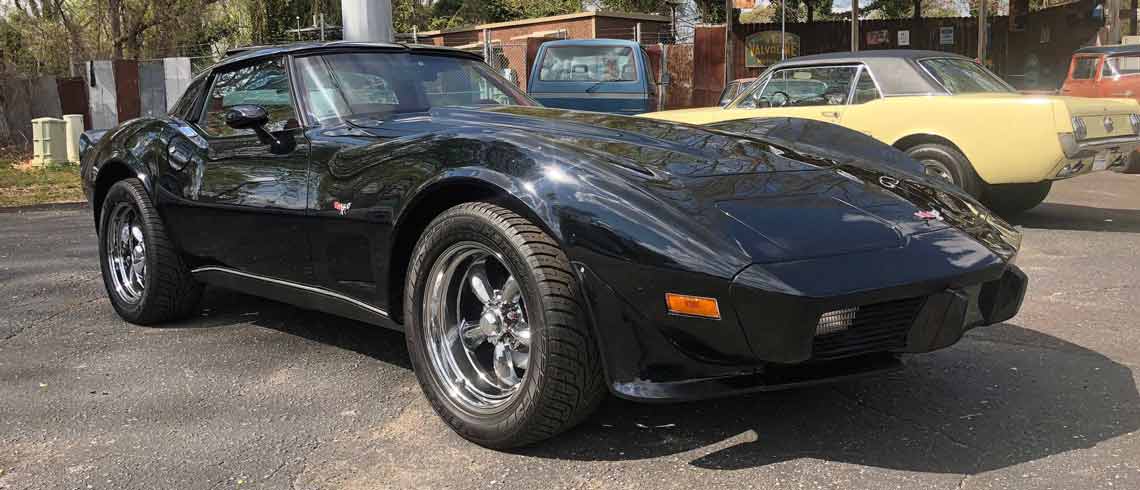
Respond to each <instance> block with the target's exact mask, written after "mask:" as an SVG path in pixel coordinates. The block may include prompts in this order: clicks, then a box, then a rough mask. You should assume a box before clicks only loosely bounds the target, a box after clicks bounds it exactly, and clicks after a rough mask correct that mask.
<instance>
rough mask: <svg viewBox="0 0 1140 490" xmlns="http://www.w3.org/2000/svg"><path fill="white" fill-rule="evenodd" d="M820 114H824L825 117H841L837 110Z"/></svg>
mask: <svg viewBox="0 0 1140 490" xmlns="http://www.w3.org/2000/svg"><path fill="white" fill-rule="evenodd" d="M820 114H823V117H830V118H838V117H839V113H838V112H836V111H823V112H821V113H820Z"/></svg>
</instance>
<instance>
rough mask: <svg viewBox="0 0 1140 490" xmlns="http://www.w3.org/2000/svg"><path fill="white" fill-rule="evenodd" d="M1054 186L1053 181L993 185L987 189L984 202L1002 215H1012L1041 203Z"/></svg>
mask: <svg viewBox="0 0 1140 490" xmlns="http://www.w3.org/2000/svg"><path fill="white" fill-rule="evenodd" d="M1052 188H1053V182H1052V181H1045V182H1037V183H1034V184H998V185H991V186H989V188H988V189H986V199H985V200H984V201H983V202H984V203H985V204H986V206H989V208H990V209H992V210H994V211H995V212H997V213H998V214H1000V215H1003V216H1012V215H1015V214H1018V213H1022V212H1025V211H1028V210H1030V209H1032V208H1033V207H1035V206H1037V205H1038V204H1041V201H1044V200H1045V197H1047V196H1048V195H1049V190H1050V189H1052Z"/></svg>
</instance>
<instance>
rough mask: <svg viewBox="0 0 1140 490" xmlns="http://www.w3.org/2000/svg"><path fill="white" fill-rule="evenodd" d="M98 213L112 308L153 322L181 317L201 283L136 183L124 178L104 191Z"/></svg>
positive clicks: (130, 319)
mask: <svg viewBox="0 0 1140 490" xmlns="http://www.w3.org/2000/svg"><path fill="white" fill-rule="evenodd" d="M101 209H102V210H101V211H100V214H99V258H100V260H99V264H100V268H101V269H102V272H103V285H104V286H105V287H106V288H107V296H109V297H110V299H111V305H112V306H113V307H114V308H115V312H117V313H118V314H119V316H120V317H122V318H123V319H124V320H126V321H128V322H131V323H136V324H139V325H153V324H156V323H162V322H166V321H171V320H177V319H180V318H184V317H186V316H188V315H189V314H190V313H192V312H193V311H194V310H195V309H196V307H197V306H198V301H199V299H200V298H201V295H202V286H201V285H200V284H199V283H198V282H196V281H195V280H194V278H193V277H191V276H190V271H189V269H188V268H187V267H186V264H185V263H184V262H183V261H182V256H181V255H180V254H179V253H178V251H177V249H176V248H175V247H174V244H173V243H171V241H170V239H169V238H167V236H166V229H165V227H164V226H163V223H162V219H161V218H160V217H159V215H158V212H157V211H156V210H155V209H154V205H153V204H152V203H151V202H150V197H149V196H148V195H147V193H146V189H145V188H144V187H143V185H142V182H140V181H139V180H138V179H125V180H121V181H118V182H116V183H114V184H113V185H112V186H111V188H110V189H109V190H108V191H107V197H106V198H105V199H104V200H103V203H102V208H101Z"/></svg>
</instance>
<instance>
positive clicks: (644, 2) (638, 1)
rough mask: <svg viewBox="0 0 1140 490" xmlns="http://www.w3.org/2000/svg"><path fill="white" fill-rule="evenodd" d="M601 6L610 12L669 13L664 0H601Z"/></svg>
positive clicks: (667, 4) (667, 5)
mask: <svg viewBox="0 0 1140 490" xmlns="http://www.w3.org/2000/svg"><path fill="white" fill-rule="evenodd" d="M601 6H602V10H606V11H611V12H641V13H646V14H661V15H669V3H668V2H666V1H665V0H602V2H601Z"/></svg>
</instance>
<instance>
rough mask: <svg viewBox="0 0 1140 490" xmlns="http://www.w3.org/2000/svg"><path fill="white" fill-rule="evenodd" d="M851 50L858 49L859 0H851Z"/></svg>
mask: <svg viewBox="0 0 1140 490" xmlns="http://www.w3.org/2000/svg"><path fill="white" fill-rule="evenodd" d="M851 51H852V52H854V51H859V0H851Z"/></svg>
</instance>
